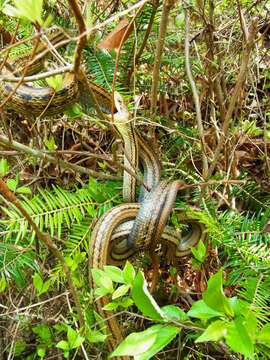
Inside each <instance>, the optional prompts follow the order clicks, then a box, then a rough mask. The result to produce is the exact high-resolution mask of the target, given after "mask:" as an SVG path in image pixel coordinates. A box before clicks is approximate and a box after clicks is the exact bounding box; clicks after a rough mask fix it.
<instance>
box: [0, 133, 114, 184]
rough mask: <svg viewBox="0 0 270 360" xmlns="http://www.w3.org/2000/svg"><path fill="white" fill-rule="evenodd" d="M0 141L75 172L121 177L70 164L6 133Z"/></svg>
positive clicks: (100, 176) (96, 176)
mask: <svg viewBox="0 0 270 360" xmlns="http://www.w3.org/2000/svg"><path fill="white" fill-rule="evenodd" d="M0 143H2V144H4V145H7V146H8V147H9V148H11V149H14V150H18V151H20V152H23V153H25V154H28V155H31V156H34V157H37V158H40V159H44V160H46V161H48V162H51V163H53V164H58V165H60V167H61V168H63V169H67V170H72V171H74V172H75V173H79V174H87V175H89V176H92V177H94V178H98V179H103V180H104V179H110V180H119V179H121V178H119V177H118V176H113V175H108V174H104V173H100V172H97V171H94V170H91V169H87V168H85V167H82V166H79V165H75V164H70V163H69V162H67V161H64V160H61V159H58V158H55V157H53V156H51V155H48V154H45V153H44V152H43V151H41V150H35V149H32V148H30V147H29V146H26V145H23V144H21V143H18V142H17V141H12V142H10V141H9V139H8V138H7V137H6V136H4V135H0Z"/></svg>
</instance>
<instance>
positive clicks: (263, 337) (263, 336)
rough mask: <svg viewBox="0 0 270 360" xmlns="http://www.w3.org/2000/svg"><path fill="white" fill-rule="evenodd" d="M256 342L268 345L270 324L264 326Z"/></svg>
mask: <svg viewBox="0 0 270 360" xmlns="http://www.w3.org/2000/svg"><path fill="white" fill-rule="evenodd" d="M257 340H258V342H260V343H264V344H266V345H270V323H268V324H266V325H264V326H263V327H262V329H261V331H260V332H259V334H258V336H257Z"/></svg>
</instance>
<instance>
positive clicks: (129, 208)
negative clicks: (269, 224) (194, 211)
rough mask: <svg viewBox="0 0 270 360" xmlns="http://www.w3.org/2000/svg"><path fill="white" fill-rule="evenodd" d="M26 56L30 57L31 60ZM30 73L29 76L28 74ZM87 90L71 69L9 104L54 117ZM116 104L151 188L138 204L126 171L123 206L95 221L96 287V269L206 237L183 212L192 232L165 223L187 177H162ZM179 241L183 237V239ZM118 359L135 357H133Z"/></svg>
mask: <svg viewBox="0 0 270 360" xmlns="http://www.w3.org/2000/svg"><path fill="white" fill-rule="evenodd" d="M65 37H66V35H65V34H64V33H60V34H57V35H54V36H53V37H52V38H51V43H52V44H53V45H55V44H57V43H59V41H61V40H62V39H64V38H65ZM42 52H44V45H41V46H40V47H39V48H38V51H37V54H36V56H37V58H39V56H40V55H42ZM40 59H41V60H37V61H34V62H33V66H32V67H31V68H30V71H29V73H35V72H38V71H40V69H41V67H42V65H43V64H42V57H40ZM26 60H27V59H26ZM24 63H25V59H21V60H20V61H15V62H13V63H12V64H11V65H10V66H8V69H6V71H5V75H7V74H12V72H13V74H14V73H18V72H19V71H18V70H17V71H16V72H15V71H14V69H15V68H16V69H18V68H19V69H20V68H21V66H22V65H21V64H24ZM29 73H28V74H29ZM89 85H90V87H91V89H92V90H93V91H94V94H95V96H96V98H97V101H98V103H99V104H101V105H102V106H103V107H105V108H107V109H109V110H110V109H111V95H110V94H109V93H108V92H107V91H106V90H105V89H103V88H102V87H100V86H98V85H96V84H95V83H93V82H92V81H91V80H89ZM14 86H16V84H15V83H11V82H8V81H0V91H1V99H2V100H3V99H4V98H5V97H7V96H8V95H9V94H10V93H11V92H12V91H13V89H14ZM83 91H84V84H83V83H81V81H80V79H79V78H78V77H76V76H75V75H74V74H73V73H72V72H70V73H67V74H66V75H65V77H64V80H63V85H62V88H61V90H59V91H55V90H54V89H52V88H50V87H47V88H35V87H33V86H29V85H25V84H22V85H21V86H20V87H19V88H18V89H17V90H16V92H15V93H14V94H13V96H12V99H11V101H9V102H8V103H7V106H8V107H9V108H11V109H13V110H15V111H17V112H19V113H22V114H25V115H27V116H33V117H37V116H40V114H42V113H43V112H44V110H45V109H46V113H45V115H54V114H58V113H61V112H63V110H65V109H66V108H67V107H69V106H70V105H71V104H72V103H74V102H75V101H76V100H77V99H78V98H79V96H80V93H81V92H83ZM114 100H115V106H116V110H117V112H116V113H115V114H114V120H113V123H112V126H113V127H114V129H115V130H116V131H117V132H118V133H119V135H120V136H121V137H122V139H123V143H124V154H125V156H124V165H125V167H126V168H129V169H130V170H131V171H133V172H135V173H137V171H138V167H139V164H140V165H141V168H142V172H143V182H144V184H146V186H147V188H148V189H152V190H151V191H150V192H148V191H147V190H146V189H145V187H143V186H141V190H140V195H139V203H136V179H135V178H134V177H133V176H131V175H130V173H129V172H127V171H124V178H123V200H124V202H125V203H124V204H122V205H118V206H116V207H114V208H113V209H111V210H109V211H108V212H106V213H105V214H104V215H103V216H102V217H101V218H100V219H99V220H98V222H97V224H96V225H95V227H94V229H93V232H92V236H91V242H90V253H89V280H90V284H91V286H92V288H95V284H94V283H93V279H92V276H91V269H92V268H99V269H103V267H104V265H106V264H116V265H119V264H123V262H125V261H126V260H127V259H130V258H132V257H133V256H134V254H135V253H136V252H137V251H139V250H147V249H150V251H151V253H152V255H153V259H154V251H155V248H156V245H157V242H158V241H159V242H161V243H164V244H165V245H167V246H168V247H169V248H171V249H174V250H175V252H174V253H175V254H176V256H177V257H182V256H185V255H186V254H188V253H189V252H190V247H191V246H194V245H195V244H196V243H197V242H198V240H199V239H202V240H203V239H204V237H205V235H204V232H203V230H204V228H203V226H202V225H201V224H200V223H199V222H198V221H197V220H195V219H193V218H192V217H187V216H186V215H185V214H183V212H182V213H181V215H180V221H182V222H185V223H187V224H189V226H190V231H189V232H188V234H187V235H186V236H183V237H182V236H181V233H179V232H178V231H176V230H174V229H173V228H171V227H169V226H165V225H166V221H167V219H168V216H169V214H170V212H171V209H172V207H173V204H174V201H175V198H176V195H177V192H178V190H179V189H180V188H181V186H182V185H183V181H181V180H178V181H174V182H168V181H160V179H161V171H160V164H159V160H158V158H157V156H156V154H155V153H154V152H153V150H152V148H151V146H149V145H148V144H147V143H146V142H145V141H144V140H143V139H142V138H141V137H140V136H139V134H138V133H137V132H136V131H135V129H134V126H133V121H132V119H131V117H130V113H129V111H128V109H127V107H126V105H125V103H124V102H123V99H122V98H121V96H120V95H119V94H117V93H115V99H114ZM179 239H180V241H179ZM108 302H109V300H108V298H107V297H106V296H105V297H103V298H101V299H98V300H97V301H96V307H97V310H98V312H99V314H100V315H101V316H103V317H104V318H106V317H107V316H108V317H109V319H108V321H107V325H108V328H109V332H110V336H109V337H108V344H109V349H110V350H111V351H112V350H113V349H114V348H115V346H116V345H117V344H118V343H119V342H121V340H122V339H123V336H122V333H121V328H120V326H119V324H118V322H117V320H116V319H115V317H111V314H110V313H109V312H106V313H105V312H104V310H103V307H104V306H105V305H106V304H107V303H108ZM119 359H126V360H127V359H130V357H128V356H124V357H120V358H119Z"/></svg>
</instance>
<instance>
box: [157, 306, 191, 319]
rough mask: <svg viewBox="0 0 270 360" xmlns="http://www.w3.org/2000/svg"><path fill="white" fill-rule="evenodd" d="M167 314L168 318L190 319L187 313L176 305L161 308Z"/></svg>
mask: <svg viewBox="0 0 270 360" xmlns="http://www.w3.org/2000/svg"><path fill="white" fill-rule="evenodd" d="M161 310H162V311H163V312H164V313H165V314H166V316H167V318H168V320H169V321H170V320H178V321H186V320H187V319H188V316H187V314H186V313H185V312H184V311H183V310H182V309H180V308H179V307H178V306H175V305H166V306H163V307H162V308H161Z"/></svg>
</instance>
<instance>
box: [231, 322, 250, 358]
mask: <svg viewBox="0 0 270 360" xmlns="http://www.w3.org/2000/svg"><path fill="white" fill-rule="evenodd" d="M225 340H226V343H227V345H229V347H230V348H231V349H232V350H233V351H235V352H239V353H240V354H242V355H244V356H247V357H249V358H250V359H254V347H253V344H252V341H251V339H250V337H249V334H248V332H247V330H246V328H245V327H244V326H243V323H242V319H241V318H236V319H235V320H234V321H231V322H230V323H228V324H227V333H226V335H225Z"/></svg>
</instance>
